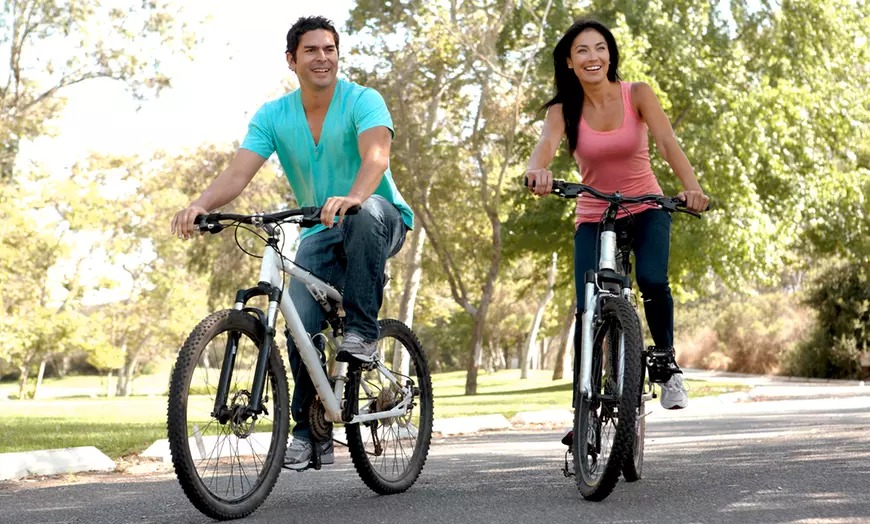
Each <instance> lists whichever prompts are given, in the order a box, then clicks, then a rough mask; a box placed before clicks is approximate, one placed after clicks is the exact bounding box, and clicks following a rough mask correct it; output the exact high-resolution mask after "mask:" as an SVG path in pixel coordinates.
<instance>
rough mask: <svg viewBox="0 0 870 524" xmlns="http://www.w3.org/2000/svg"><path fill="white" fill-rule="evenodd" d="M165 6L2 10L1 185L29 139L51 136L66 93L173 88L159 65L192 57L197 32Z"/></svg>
mask: <svg viewBox="0 0 870 524" xmlns="http://www.w3.org/2000/svg"><path fill="white" fill-rule="evenodd" d="M171 5H172V4H171V3H170V2H166V1H163V0H142V2H140V3H139V6H138V7H135V8H132V9H131V6H130V5H129V4H125V3H123V2H117V1H114V2H64V1H61V0H8V1H4V2H3V4H2V7H0V57H4V58H5V57H8V64H5V65H3V66H0V180H9V179H10V178H11V177H12V173H13V167H14V163H15V157H16V156H17V153H18V148H19V144H20V143H21V141H22V140H29V139H32V138H34V137H36V136H39V135H41V134H43V133H44V132H45V131H46V128H47V126H48V122H50V120H51V119H52V118H53V117H55V116H56V115H57V114H58V113H59V112H60V110H61V109H62V107H63V104H64V100H63V98H62V95H63V92H64V91H65V89H66V88H68V87H70V86H73V85H76V84H80V83H82V82H87V81H90V80H94V79H98V78H106V79H114V80H120V81H122V82H125V83H126V84H127V85H128V86H130V88H131V89H132V90H133V93H134V94H135V95H136V96H139V97H141V96H143V95H144V94H145V93H146V92H149V91H159V90H160V89H162V88H164V87H167V86H168V85H169V79H168V78H167V77H166V76H165V75H164V74H162V73H161V72H160V69H159V64H160V62H161V61H163V60H165V58H166V57H167V56H170V55H174V54H178V52H179V51H182V52H183V51H186V50H187V49H189V48H190V47H191V46H192V44H193V42H194V37H193V34H194V33H193V32H192V31H191V30H190V29H189V28H188V27H187V25H186V24H185V23H183V22H181V21H179V17H178V9H177V8H174V7H171Z"/></svg>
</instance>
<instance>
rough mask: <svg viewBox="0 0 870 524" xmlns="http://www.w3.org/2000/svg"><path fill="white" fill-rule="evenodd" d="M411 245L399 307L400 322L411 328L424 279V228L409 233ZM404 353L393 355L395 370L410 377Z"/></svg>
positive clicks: (408, 248)
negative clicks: (421, 282) (418, 294)
mask: <svg viewBox="0 0 870 524" xmlns="http://www.w3.org/2000/svg"><path fill="white" fill-rule="evenodd" d="M408 235H409V236H410V240H411V245H410V246H408V247H407V248H406V253H405V275H404V289H403V290H402V301H401V303H400V305H399V320H401V321H402V323H404V324H405V325H406V326H408V327H409V328H413V327H414V306H415V305H416V303H417V293H418V292H419V291H420V280H421V279H422V278H423V247H424V245H425V244H426V230H425V229H423V228H422V227H419V228H417V229H416V230H414V231H411V232H409V233H408ZM403 355H405V353H404V352H402V351H395V352H394V353H393V369H397V370H401V371H400V372H401V373H402V374H403V375H408V371H409V368H410V362H409V361H408V360H407V359H404V358H402V356H403Z"/></svg>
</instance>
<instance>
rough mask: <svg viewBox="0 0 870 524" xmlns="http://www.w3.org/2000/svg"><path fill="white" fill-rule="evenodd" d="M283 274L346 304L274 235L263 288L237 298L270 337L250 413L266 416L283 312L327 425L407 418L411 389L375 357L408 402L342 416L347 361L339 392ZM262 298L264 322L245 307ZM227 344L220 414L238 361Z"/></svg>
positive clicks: (341, 366) (339, 369) (339, 372)
mask: <svg viewBox="0 0 870 524" xmlns="http://www.w3.org/2000/svg"><path fill="white" fill-rule="evenodd" d="M282 273H286V274H287V275H289V276H290V278H291V279H297V280H298V281H300V282H302V283H303V284H305V285H306V287H307V288H308V289H309V291H311V293H312V295H314V297H315V298H316V299H317V298H324V297H329V298H331V299H333V300H335V301H337V302H338V303H341V300H342V296H341V293H339V292H338V290H337V289H335V288H334V287H332V286H331V285H329V284H327V283H326V282H324V281H322V280H320V279H319V278H317V277H316V276H314V275H313V274H311V273H310V272H309V271H307V270H305V269H303V268H301V267H299V266H298V265H296V263H294V262H293V261H292V260H289V259H288V258H286V257H284V256H283V255H282V254H280V253H279V248H278V241H277V238H275V237H270V240H269V242H268V243H267V245H266V246H265V249H264V251H263V258H262V263H261V265H260V277H259V284H258V286H257V287H254V288H250V289H245V290H240V291H239V292H238V293H237V294H236V302H235V306H234V309H237V310H240V311H251V312H255V311H256V313H257V314H258V315H259V316H260V320H261V322H263V324H264V327H265V328H266V339H265V341H264V343H263V345H262V347H261V348H260V353H259V356H258V359H257V368H256V373H255V375H254V379H253V384H252V387H251V404H250V405H249V406H248V410H249V413H261V412H262V405H261V401H260V399H261V397H262V393H263V389H264V387H265V382H266V372H265V371H266V366H267V363H268V359H269V352H270V351H271V350H272V349H273V346H274V345H275V344H274V338H275V337H274V335H275V332H276V331H275V326H276V323H277V319H278V312H279V311H280V313H281V315H282V316H283V317H284V319H285V321H286V322H287V327H288V328H289V330H290V336H292V337H293V341H294V342H295V344H296V349H297V350H298V351H299V354H300V356H301V357H302V361H303V362H304V363H305V367H306V369H307V370H308V375H309V376H310V377H311V381H312V383H313V384H314V388H315V390H316V391H317V394H318V395H319V396H320V399H321V401H322V402H323V405H324V408H325V412H326V419H327V421H329V422H343V423H345V424H357V423H360V422H368V421H371V420H379V419H385V418H391V417H399V416H402V415H405V414H406V413H407V411H408V409H409V407H410V404H411V401H412V399H413V395H412V394H411V391H410V388H409V386H408V385H403V384H401V383H400V382H399V381H398V379H397V378H396V376H395V375H393V374H392V373H391V372H390V371H389V370H388V369H387V368H386V367H385V366H383V365H382V364H381V363H380V360H379V359H376V360H375V362H374V366H376V367H377V369H378V371H379V372H380V373H382V374H383V375H384V376H385V377H386V378H387V380H389V381H390V383H391V384H393V385H394V386H395V387H396V388H397V389H399V390H402V391H403V392H404V393H405V394H403V395H402V396H403V400H402V401H401V402H399V404H397V405H396V406H395V407H394V408H393V409H391V410H389V411H382V412H378V413H374V414H371V413H369V414H355V415H353V416H352V417H350V418H347V417H343V416H342V395H343V392H344V383H345V375H346V373H347V366H348V365H347V363H345V362H337V366H336V380H335V386H334V388H333V387H331V386H330V383H329V379H328V377H327V376H326V372H325V371H324V369H323V366H322V362H321V359H320V352H319V350H318V349H317V348H315V347H314V343H313V342H312V338H311V337H309V335H308V333H307V332H306V331H305V327H304V325H303V324H302V319H301V318H300V317H299V312H298V311H297V310H296V306H295V305H294V304H293V301H292V299H291V298H290V293H289V285H288V286H285V285H284V283H283V281H282V280H283V278H282ZM262 295H267V296H268V297H269V307H268V310H267V312H266V315H265V318H262V312H261V311H259V310H251V309H248V308H246V307H245V306H246V303H247V301H248V300H250V299H251V298H253V297H256V296H262ZM318 302H320V300H318ZM227 344H228V347H227V351H226V353H225V355H224V365H223V367H222V370H221V377H220V383H219V386H218V394H217V398H216V400H215V413H220V412H221V409H222V408H223V409H224V410H225V409H226V408H225V407H224V406H225V405H226V397H227V395H226V392H227V391H228V384H229V382H230V378H231V377H230V376H229V375H230V373H231V370H232V368H233V366H232V364H233V360H234V358H235V348H233V347H232V345H233V344H234V341H233V340H232V338H231V339H230V340H229V341H228V343H227ZM225 375H226V376H225ZM362 385H363V388H367V386H366V384H365V381H363V382H362Z"/></svg>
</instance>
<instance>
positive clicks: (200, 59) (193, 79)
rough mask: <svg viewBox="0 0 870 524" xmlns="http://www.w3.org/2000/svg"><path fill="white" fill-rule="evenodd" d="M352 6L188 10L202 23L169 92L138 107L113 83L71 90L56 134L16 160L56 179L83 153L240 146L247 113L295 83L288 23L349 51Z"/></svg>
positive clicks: (223, 0)
mask: <svg viewBox="0 0 870 524" xmlns="http://www.w3.org/2000/svg"><path fill="white" fill-rule="evenodd" d="M353 4H354V2H353V0H321V1H320V2H316V3H315V2H308V1H301V0H250V1H246V2H231V1H228V0H219V1H216V0H191V1H189V2H186V3H185V7H184V9H185V19H188V20H206V21H205V22H204V23H203V24H202V26H201V29H200V32H199V36H200V37H201V40H202V42H201V43H200V45H199V46H197V47H196V48H195V50H194V52H193V57H192V59H188V58H187V57H185V56H181V54H179V55H176V56H173V58H172V59H171V60H169V61H168V62H167V63H165V64H164V65H163V71H164V73H166V74H168V75H169V76H170V78H171V80H172V87H171V88H170V89H165V90H163V91H161V93H160V95H159V96H158V97H156V98H153V99H148V100H146V101H145V102H144V103H143V102H138V101H136V100H134V99H133V97H132V96H131V95H130V94H129V93H128V92H126V91H125V89H124V86H123V84H121V83H119V82H116V81H111V80H95V81H91V82H87V83H83V84H80V85H77V86H73V87H71V88H69V89H68V90H67V91H65V92H64V94H65V96H66V98H67V100H68V102H67V105H66V108H65V109H64V111H63V113H62V114H61V116H60V117H59V118H58V119H57V120H56V121H55V122H54V124H53V127H54V128H55V129H56V136H54V137H51V138H49V137H43V138H40V139H38V140H36V141H35V142H34V143H28V144H23V145H22V151H21V154H20V157H19V162H23V163H24V164H25V165H26V164H31V163H33V162H36V161H38V162H40V163H41V165H43V166H44V167H45V168H47V169H48V170H49V171H51V172H54V173H59V172H63V171H66V170H67V169H68V168H69V166H71V165H72V164H73V163H74V162H75V161H77V160H81V159H83V158H85V157H87V155H88V154H89V153H90V152H99V153H102V154H120V155H125V154H133V153H145V154H147V153H148V152H151V151H154V150H157V149H163V150H166V151H169V152H176V151H180V150H190V149H193V148H195V147H196V146H197V145H199V144H202V143H206V142H218V143H221V142H223V143H227V144H229V143H231V142H233V141H234V140H239V141H241V139H242V138H243V137H244V134H245V131H246V129H247V124H248V120H249V119H250V118H251V116H253V114H254V112H255V111H256V110H257V109H258V108H259V107H260V105H261V104H263V103H264V102H266V101H268V100H270V99H272V98H275V97H277V96H279V95H280V94H281V82H282V81H283V80H286V79H288V78H292V76H293V74H292V73H291V72H290V70H289V69H288V68H287V63H286V61H285V58H284V53H283V50H284V46H285V42H286V34H287V30H288V29H289V28H290V25H292V23H293V22H294V21H295V20H296V19H297V18H298V17H300V16H305V15H323V16H326V17H327V18H330V19H331V20H332V21H333V22H334V23H335V25H336V28H337V29H338V30H339V34H340V36H341V37H342V40H341V47H342V49H343V50H347V49H350V47H351V46H352V45H353V44H354V35H347V34H345V33H344V32H343V31H342V29H343V27H344V24H345V21H346V20H347V16H348V13H349V12H350V9H351V8H352V7H353ZM312 5H317V8H312ZM47 151H50V152H51V154H50V155H49V154H46V152H47Z"/></svg>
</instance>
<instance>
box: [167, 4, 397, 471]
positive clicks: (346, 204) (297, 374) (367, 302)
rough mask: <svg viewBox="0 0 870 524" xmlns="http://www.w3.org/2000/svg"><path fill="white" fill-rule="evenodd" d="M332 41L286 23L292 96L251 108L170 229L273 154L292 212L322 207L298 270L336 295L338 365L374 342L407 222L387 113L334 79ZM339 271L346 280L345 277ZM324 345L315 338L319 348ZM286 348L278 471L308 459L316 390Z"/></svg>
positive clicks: (238, 187)
mask: <svg viewBox="0 0 870 524" xmlns="http://www.w3.org/2000/svg"><path fill="white" fill-rule="evenodd" d="M338 40H339V38H338V32H337V31H336V30H335V27H333V25H332V23H331V22H330V21H329V20H327V19H326V18H323V17H320V16H316V17H305V18H300V19H299V20H298V21H297V22H296V23H295V24H293V26H292V27H291V28H290V31H289V32H288V33H287V50H286V58H287V64H288V65H289V66H290V69H291V70H292V71H293V72H295V73H296V76H297V77H298V79H299V89H297V90H295V91H293V92H291V93H288V94H286V95H284V96H282V97H281V98H278V99H277V100H273V101H271V102H267V103H266V104H264V105H263V106H262V107H261V108H260V109H259V111H257V114H256V115H254V117H253V119H252V120H251V122H250V125H249V127H248V133H247V135H246V137H245V140H244V142H243V143H242V145H241V148H240V149H239V150H238V152H237V153H236V155H235V157H234V158H233V160H232V161H231V162H230V166H229V167H228V168H227V169H226V170H225V171H224V172H222V173H221V174H220V175H218V176H217V178H215V180H214V181H213V182H212V183H211V184H210V185H209V187H208V188H207V189H206V190H205V191H204V192H203V193H202V195H200V197H199V198H197V199H196V200H194V201H193V202H191V203H190V205H189V206H188V207H187V208H186V209H183V210H181V211H179V212H178V213H177V214H176V215H175V217H174V218H173V220H172V225H171V231H172V232H173V233H177V234H178V236H179V237H180V238H184V239H187V238H190V236H191V235H192V234H193V231H194V228H193V221H194V219H195V217H196V216H197V215H201V214H205V213H207V212H209V211H211V210H214V209H216V208H219V207H221V206H224V205H226V204H227V203H229V202H231V201H232V200H233V199H234V198H236V197H237V196H238V195H239V194H241V192H242V190H243V189H244V188H245V187H246V186H247V185H248V183H249V182H250V181H251V179H253V177H254V175H255V174H256V173H257V171H258V170H259V169H260V167H262V165H263V164H264V163H265V162H266V160H267V159H268V158H269V156H271V154H272V153H277V154H278V160H279V161H280V163H281V166H282V167H283V169H284V173H285V174H286V176H287V180H288V181H289V183H290V188H291V189H292V190H293V194H294V195H295V197H296V200H297V202H298V203H299V205H300V206H322V213H321V215H320V220H321V224H318V225H317V226H316V227H313V228H310V229H307V230H305V231H303V233H302V235H301V237H302V240H301V242H300V245H299V249H298V251H297V255H296V263H297V264H299V265H300V266H302V267H304V268H306V269H308V270H309V271H311V272H313V273H314V274H316V275H317V276H319V277H320V278H323V279H324V280H326V281H328V282H330V283H332V284H333V285H335V286H337V287H339V288H342V289H343V290H344V304H343V306H344V309H345V312H346V317H345V336H344V339H343V341H342V343H341V347H340V348H339V352H338V357H337V358H339V359H340V360H351V359H357V360H360V361H371V359H372V357H373V355H374V353H375V352H376V350H377V347H376V341H377V339H378V336H379V332H378V322H377V316H378V311H379V309H380V307H381V302H382V299H383V287H384V266H385V264H386V260H387V258H389V257H391V256H393V255H395V254H396V253H397V252H398V251H399V249H401V247H402V244H403V242H404V240H405V233H406V232H407V231H408V230H409V229H411V228H412V227H413V220H414V215H413V213H412V212H411V209H410V208H409V207H408V205H407V204H406V203H405V201H404V199H403V198H402V196H401V194H400V193H399V191H398V190H397V189H396V185H395V183H394V182H393V178H392V175H391V173H390V170H389V155H390V145H391V141H392V137H393V129H392V126H393V124H392V119H391V117H390V113H389V111H388V110H387V107H386V104H384V100H383V98H382V97H381V95H380V94H378V92H377V91H375V90H373V89H369V88H365V87H362V86H360V85H358V84H354V83H352V82H348V81H345V80H340V79H338V78H337V76H336V75H337V72H338ZM353 206H361V207H360V211H359V213H358V214H356V215H348V216H347V217H345V212H346V211H347V210H348V209H349V208H351V207H353ZM336 217H337V220H336ZM347 274H350V275H352V278H348V279H346V278H345V275H347ZM290 295H291V297H292V299H293V303H294V304H295V305H296V308H297V310H298V311H299V315H300V317H301V319H302V322H303V324H304V325H305V329H306V331H307V332H308V333H309V335H314V334H316V333H318V332H319V331H320V330H321V328H322V322H323V312H322V310H321V309H320V307H319V306H318V305H317V303H316V301H315V300H314V298H313V297H312V296H311V294H310V293H309V292H308V290H307V289H306V288H305V286H304V285H303V284H301V283H299V282H295V281H293V282H291V283H290ZM322 339H323V337H317V339H316V341H315V345H316V346H317V347H318V348H319V349H320V350H321V351H322V350H323V344H322ZM287 345H288V349H289V352H290V368H291V371H292V373H293V378H294V382H295V389H294V391H293V400H292V414H293V420H294V421H295V422H296V424H295V426H294V428H293V441H292V443H291V445H290V446H289V447H288V448H287V453H286V455H285V459H284V465H285V467H288V468H290V469H295V470H300V471H301V470H304V469H306V468H307V467H308V465H309V462H310V459H311V455H312V444H311V440H310V432H309V423H308V413H309V409H310V406H311V403H312V401H313V400H314V397H315V394H316V393H315V390H314V386H313V384H312V383H311V379H310V378H309V376H308V373H307V370H306V369H305V366H304V364H303V363H302V359H301V356H300V354H299V352H298V351H297V349H296V346H295V343H294V342H293V340H292V337H290V336H288V337H287ZM320 446H321V462H322V463H323V464H332V463H333V462H334V460H335V459H334V454H333V445H332V441H331V440H330V441H329V442H322V443H320Z"/></svg>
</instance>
